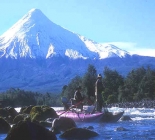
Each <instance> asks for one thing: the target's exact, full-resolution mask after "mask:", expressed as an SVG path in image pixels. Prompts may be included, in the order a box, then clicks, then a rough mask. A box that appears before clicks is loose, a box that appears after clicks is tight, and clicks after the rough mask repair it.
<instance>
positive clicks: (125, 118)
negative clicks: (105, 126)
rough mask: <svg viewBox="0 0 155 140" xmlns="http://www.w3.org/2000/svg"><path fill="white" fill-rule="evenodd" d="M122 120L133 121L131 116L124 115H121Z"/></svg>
mask: <svg viewBox="0 0 155 140" xmlns="http://www.w3.org/2000/svg"><path fill="white" fill-rule="evenodd" d="M121 120H122V121H131V120H132V119H131V118H130V116H127V115H124V116H122V117H121Z"/></svg>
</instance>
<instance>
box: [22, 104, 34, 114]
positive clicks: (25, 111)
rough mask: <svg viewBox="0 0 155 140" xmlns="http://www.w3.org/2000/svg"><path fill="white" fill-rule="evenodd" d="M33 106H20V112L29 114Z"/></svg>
mask: <svg viewBox="0 0 155 140" xmlns="http://www.w3.org/2000/svg"><path fill="white" fill-rule="evenodd" d="M33 107H34V106H33V105H30V106H25V107H22V108H21V109H20V113H21V114H22V113H25V114H30V112H31V109H32V108H33Z"/></svg>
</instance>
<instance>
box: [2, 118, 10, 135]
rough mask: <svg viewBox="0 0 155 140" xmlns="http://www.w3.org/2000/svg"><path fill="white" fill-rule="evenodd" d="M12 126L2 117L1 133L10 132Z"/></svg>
mask: <svg viewBox="0 0 155 140" xmlns="http://www.w3.org/2000/svg"><path fill="white" fill-rule="evenodd" d="M10 128H11V126H10V125H9V123H7V122H6V121H5V120H4V119H3V118H1V117H0V134H4V133H8V131H9V130H10Z"/></svg>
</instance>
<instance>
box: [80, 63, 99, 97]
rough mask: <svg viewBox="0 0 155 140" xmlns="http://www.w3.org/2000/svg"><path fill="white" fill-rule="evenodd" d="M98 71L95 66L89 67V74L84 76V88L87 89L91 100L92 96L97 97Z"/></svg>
mask: <svg viewBox="0 0 155 140" xmlns="http://www.w3.org/2000/svg"><path fill="white" fill-rule="evenodd" d="M96 77H97V73H96V69H95V67H94V66H93V65H89V66H88V68H87V72H86V73H85V74H84V76H83V83H82V85H83V87H84V88H85V92H86V94H87V96H88V98H90V96H95V82H96Z"/></svg>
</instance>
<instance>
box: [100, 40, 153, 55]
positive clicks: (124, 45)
mask: <svg viewBox="0 0 155 140" xmlns="http://www.w3.org/2000/svg"><path fill="white" fill-rule="evenodd" d="M102 44H113V45H115V46H117V47H118V48H120V49H122V50H125V51H127V52H129V53H131V54H138V55H142V56H152V57H155V49H152V48H150V47H144V46H143V47H141V46H139V45H138V44H137V43H133V42H107V43H102Z"/></svg>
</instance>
